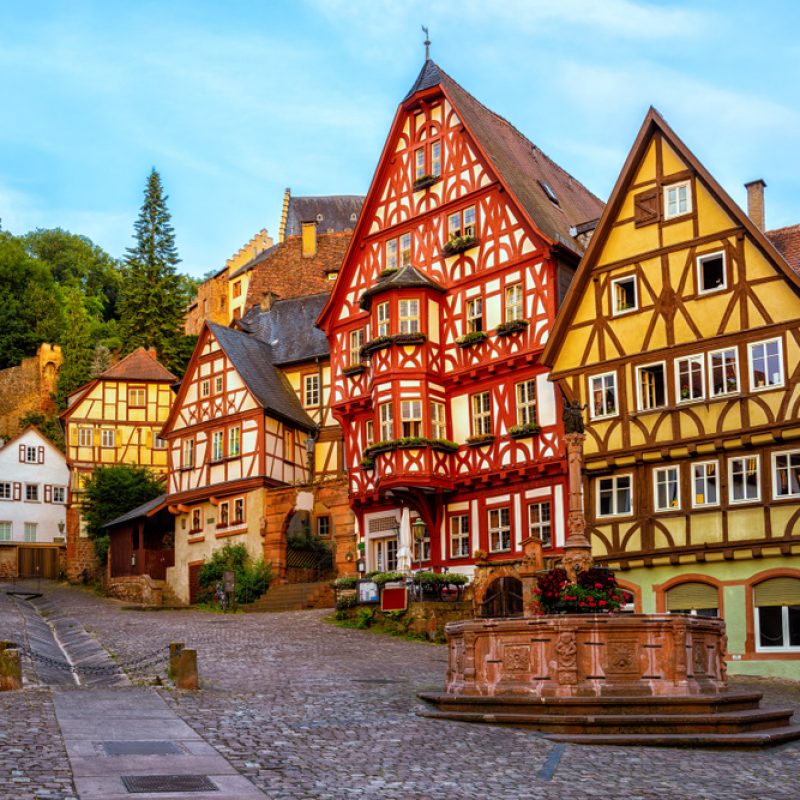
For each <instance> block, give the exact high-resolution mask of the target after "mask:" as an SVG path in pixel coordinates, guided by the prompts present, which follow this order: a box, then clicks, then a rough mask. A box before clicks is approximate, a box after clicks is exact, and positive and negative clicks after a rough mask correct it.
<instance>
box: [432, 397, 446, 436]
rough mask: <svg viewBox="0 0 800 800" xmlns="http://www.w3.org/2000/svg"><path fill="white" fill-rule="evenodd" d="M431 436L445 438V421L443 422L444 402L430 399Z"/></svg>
mask: <svg viewBox="0 0 800 800" xmlns="http://www.w3.org/2000/svg"><path fill="white" fill-rule="evenodd" d="M431 438H432V439H446V438H447V423H446V422H445V418H444V403H437V402H435V401H431Z"/></svg>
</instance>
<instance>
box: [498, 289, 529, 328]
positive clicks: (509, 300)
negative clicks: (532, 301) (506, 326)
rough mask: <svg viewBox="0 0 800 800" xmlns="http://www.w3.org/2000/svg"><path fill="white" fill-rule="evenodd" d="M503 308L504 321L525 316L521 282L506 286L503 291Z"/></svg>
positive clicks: (515, 319)
mask: <svg viewBox="0 0 800 800" xmlns="http://www.w3.org/2000/svg"><path fill="white" fill-rule="evenodd" d="M503 297H504V309H503V313H504V314H505V321H506V322H516V321H517V320H521V319H522V318H523V317H524V316H525V295H524V293H523V291H522V284H521V283H512V284H510V285H509V286H506V289H505V292H504V295H503Z"/></svg>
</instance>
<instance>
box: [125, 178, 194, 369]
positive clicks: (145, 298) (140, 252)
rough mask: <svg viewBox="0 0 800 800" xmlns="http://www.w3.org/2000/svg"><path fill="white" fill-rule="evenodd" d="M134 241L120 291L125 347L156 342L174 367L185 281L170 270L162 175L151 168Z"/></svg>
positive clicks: (174, 259)
mask: <svg viewBox="0 0 800 800" xmlns="http://www.w3.org/2000/svg"><path fill="white" fill-rule="evenodd" d="M134 229H135V234H134V238H135V240H136V244H135V246H134V247H131V248H129V249H128V250H127V251H126V253H125V268H124V271H123V279H122V290H121V294H120V334H121V337H122V340H123V342H124V347H125V350H126V351H131V350H134V349H136V348H137V347H140V346H143V347H155V348H156V351H157V352H158V357H159V360H160V361H162V362H163V363H164V364H165V365H166V366H167V367H168V368H170V369H172V368H175V369H177V368H179V366H180V360H181V339H182V338H183V330H182V329H183V316H184V313H185V311H186V305H187V301H188V297H187V288H186V282H185V280H184V278H183V276H181V275H179V274H177V273H176V271H175V266H176V265H177V264H178V263H179V262H180V259H179V258H178V251H177V248H176V247H175V234H174V232H173V229H172V225H171V222H170V213H169V210H168V208H167V197H166V196H165V195H164V190H163V187H162V185H161V177H160V176H159V174H158V172H156V170H155V169H153V170H152V171H151V172H150V175H149V177H148V179H147V187H146V188H145V192H144V203H143V204H142V208H141V210H140V212H139V218H138V219H137V220H136V223H135V224H134Z"/></svg>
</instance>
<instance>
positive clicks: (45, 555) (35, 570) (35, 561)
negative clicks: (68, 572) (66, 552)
mask: <svg viewBox="0 0 800 800" xmlns="http://www.w3.org/2000/svg"><path fill="white" fill-rule="evenodd" d="M17 574H18V575H19V577H20V578H48V579H49V580H55V579H56V578H57V577H58V548H57V547H18V548H17Z"/></svg>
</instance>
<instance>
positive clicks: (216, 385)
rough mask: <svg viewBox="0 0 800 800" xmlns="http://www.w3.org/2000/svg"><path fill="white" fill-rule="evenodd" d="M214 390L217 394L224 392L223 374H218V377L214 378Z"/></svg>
mask: <svg viewBox="0 0 800 800" xmlns="http://www.w3.org/2000/svg"><path fill="white" fill-rule="evenodd" d="M214 391H215V392H216V393H217V394H222V375H217V377H216V378H214Z"/></svg>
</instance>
